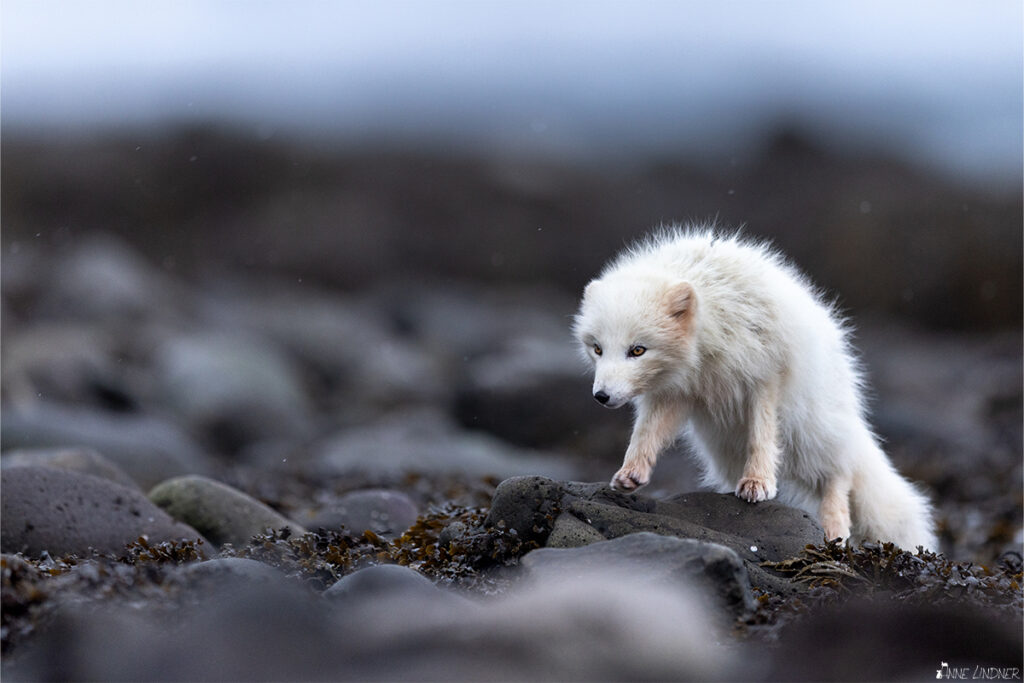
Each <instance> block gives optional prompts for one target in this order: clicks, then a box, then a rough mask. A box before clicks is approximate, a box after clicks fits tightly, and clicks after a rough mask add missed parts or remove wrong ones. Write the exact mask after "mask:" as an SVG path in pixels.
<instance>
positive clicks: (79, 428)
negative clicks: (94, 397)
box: [0, 403, 209, 489]
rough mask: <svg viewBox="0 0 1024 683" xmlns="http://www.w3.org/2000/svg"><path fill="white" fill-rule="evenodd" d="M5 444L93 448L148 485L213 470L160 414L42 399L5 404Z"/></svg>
mask: <svg viewBox="0 0 1024 683" xmlns="http://www.w3.org/2000/svg"><path fill="white" fill-rule="evenodd" d="M0 444H2V448H3V449H4V450H8V449H13V448H61V447H65V446H84V447H89V448H94V449H96V450H97V451H99V452H100V453H102V454H103V455H104V456H106V457H107V458H109V459H110V460H112V461H114V462H115V463H117V464H118V465H119V466H120V467H121V468H122V469H124V471H125V472H127V473H128V474H129V475H131V477H132V479H134V480H135V481H136V482H138V484H139V486H141V487H142V488H144V489H146V488H149V487H151V486H153V485H154V484H156V483H158V482H160V481H163V480H164V479H167V478H169V477H175V476H178V475H180V474H193V473H195V474H202V473H205V472H207V471H209V463H208V461H207V459H206V456H205V455H204V453H203V451H202V450H201V449H200V447H199V446H198V445H197V444H196V442H195V441H194V440H193V439H191V438H190V437H189V436H188V435H187V434H186V433H185V432H183V431H182V430H181V429H180V428H178V427H176V426H175V425H173V424H171V423H169V422H165V421H163V420H160V419H158V418H155V417H142V416H138V415H129V414H113V413H105V412H99V411H95V410H91V409H84V408H70V407H63V406H57V405H54V404H51V403H38V404H36V405H33V406H31V407H28V408H17V409H9V408H7V407H5V408H4V424H3V431H2V432H0Z"/></svg>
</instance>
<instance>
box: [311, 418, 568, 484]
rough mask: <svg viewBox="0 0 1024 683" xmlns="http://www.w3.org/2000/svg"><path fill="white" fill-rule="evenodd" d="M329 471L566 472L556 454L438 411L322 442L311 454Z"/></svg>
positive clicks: (392, 420)
mask: <svg viewBox="0 0 1024 683" xmlns="http://www.w3.org/2000/svg"><path fill="white" fill-rule="evenodd" d="M314 457H315V458H316V462H317V463H318V465H319V467H320V468H321V469H323V470H324V472H325V473H327V474H332V475H336V474H342V473H350V472H366V473H376V474H386V475H396V474H401V473H403V472H429V473H439V474H452V473H456V474H464V475H467V476H477V477H485V476H496V477H509V476H515V475H520V474H526V473H531V474H532V473H539V474H544V475H546V476H557V477H561V476H567V475H568V474H569V473H570V472H571V469H572V468H571V467H569V466H568V465H567V464H566V463H565V462H563V461H560V460H559V459H557V458H552V457H545V456H544V455H543V454H540V453H537V452H534V451H529V450H525V449H521V448H515V447H513V446H510V445H508V444H506V443H504V442H502V441H501V440H499V439H496V438H494V437H493V436H490V435H488V434H484V433H482V432H466V431H461V430H459V429H458V428H456V427H455V426H454V425H453V424H451V422H450V421H449V420H448V419H447V418H446V417H445V416H444V415H443V414H442V413H441V412H439V411H436V410H430V409H425V410H418V411H409V412H402V413H397V414H393V415H390V416H388V417H386V418H383V419H381V420H379V421H377V422H376V423H374V424H371V425H369V426H366V427H360V428H356V429H349V430H346V431H345V432H342V433H341V434H339V435H338V436H336V437H334V438H332V439H329V440H328V441H326V442H325V443H323V444H322V445H321V446H320V448H319V451H318V453H317V454H316V455H315V456H314Z"/></svg>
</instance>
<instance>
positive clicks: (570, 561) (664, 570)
mask: <svg viewBox="0 0 1024 683" xmlns="http://www.w3.org/2000/svg"><path fill="white" fill-rule="evenodd" d="M523 565H524V566H526V567H527V568H528V569H529V570H530V574H531V575H532V576H535V577H538V578H539V579H540V580H543V579H544V578H545V577H547V578H550V577H559V578H561V579H564V580H572V579H573V578H576V579H580V578H583V577H584V576H586V575H587V574H590V573H593V572H594V571H597V570H607V571H611V572H616V573H619V574H621V575H622V576H623V577H627V579H626V580H628V582H629V585H630V587H631V588H633V587H635V586H636V585H638V584H639V583H644V582H658V581H662V582H664V581H668V582H671V581H682V582H683V583H700V584H701V585H703V586H704V587H705V588H710V589H711V590H712V591H713V592H714V594H715V596H716V597H717V599H718V603H719V606H723V607H725V608H726V609H727V610H728V612H729V613H731V614H732V616H733V617H736V616H740V615H743V614H747V613H750V612H752V611H753V609H754V608H755V606H756V603H755V601H754V596H753V594H752V592H751V590H750V581H749V579H748V578H747V570H746V568H745V567H744V564H743V561H742V560H741V559H740V558H739V556H738V555H737V554H736V553H735V552H734V551H732V550H730V549H729V548H726V547H725V546H722V545H718V544H716V543H707V542H705V541H697V540H694V539H691V538H675V537H672V536H662V535H659V534H653V533H648V532H641V533H635V534H629V535H627V536H621V537H619V538H616V539H614V540H611V541H601V542H598V543H592V544H590V545H587V546H585V547H580V548H541V549H539V550H534V551H533V552H531V553H529V554H527V555H526V556H525V557H524V558H523Z"/></svg>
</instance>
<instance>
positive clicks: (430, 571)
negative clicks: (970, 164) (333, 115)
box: [0, 127, 1024, 681]
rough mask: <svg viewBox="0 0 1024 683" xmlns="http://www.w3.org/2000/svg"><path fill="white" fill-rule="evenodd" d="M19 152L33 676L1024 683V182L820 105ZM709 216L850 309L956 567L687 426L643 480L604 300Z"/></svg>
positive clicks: (26, 671) (23, 462) (18, 574)
mask: <svg viewBox="0 0 1024 683" xmlns="http://www.w3.org/2000/svg"><path fill="white" fill-rule="evenodd" d="M3 153H4V158H3V161H4V181H3V186H2V192H3V236H2V256H3V268H2V309H0V312H2V401H3V402H2V415H0V420H2V423H0V439H2V444H0V445H2V455H0V466H2V478H3V479H2V491H0V494H2V495H0V497H2V517H0V521H2V535H0V538H2V551H3V555H2V585H0V588H2V607H3V622H2V634H0V635H2V646H3V677H4V678H5V679H6V680H12V681H14V680H33V681H34V680H405V679H412V680H442V679H443V680H624V679H630V680H632V679H636V680H701V681H703V680H892V679H897V680H923V679H934V677H935V675H936V671H937V670H939V669H940V667H941V666H942V664H943V662H946V663H948V665H949V666H951V667H952V666H956V667H969V668H971V669H972V670H973V669H974V668H975V667H982V668H993V669H994V670H997V671H999V672H1003V673H1007V672H1012V670H1016V672H1017V674H1016V675H1017V678H1018V679H1019V678H1020V669H1021V666H1022V656H1024V655H1022V647H1021V642H1022V634H1021V624H1022V607H1024V593H1022V585H1024V580H1022V556H1021V549H1022V547H1021V546H1022V542H1024V532H1022V504H1024V501H1022V457H1021V439H1022V436H1021V423H1022V392H1021V382H1022V375H1021V362H1022V361H1021V359H1022V349H1021V287H1020V282H1021V253H1022V247H1021V231H1020V225H1021V203H1020V197H1019V193H1016V194H1012V195H1002V194H998V193H990V192H985V191H984V190H982V189H979V188H976V187H973V186H970V185H967V184H958V183H956V182H953V181H951V180H949V179H940V178H937V177H936V176H933V175H930V174H928V173H926V172H924V171H921V170H918V169H913V168H911V167H908V166H904V165H902V164H899V163H897V162H895V161H893V160H891V159H887V158H884V157H872V158H860V157H857V158H850V157H845V156H842V155H837V154H834V153H832V152H828V151H825V150H824V149H821V148H819V147H817V146H816V145H814V144H813V143H812V142H810V141H809V140H808V139H806V138H805V137H803V136H802V135H800V134H799V133H798V132H796V131H794V130H790V129H786V130H782V131H780V133H779V135H778V136H776V137H775V138H773V139H772V141H771V142H770V143H769V144H768V145H767V146H766V147H765V148H764V149H763V150H761V153H760V155H759V156H756V157H754V158H753V159H752V160H748V161H746V162H744V163H730V164H727V165H722V166H721V167H714V168H708V167H702V166H697V165H687V164H683V163H679V162H673V163H668V162H666V163H662V164H651V165H648V166H645V167H629V168H622V169H616V170H614V171H610V170H608V169H602V170H600V171H598V170H595V169H593V168H590V169H580V168H575V167H569V166H559V165H555V164H551V163H541V162H536V163H533V162H531V163H526V162H523V161H521V160H516V161H512V160H506V159H477V158H465V157H459V156H446V155H440V154H434V155H430V154H427V153H423V154H418V155H398V154H395V153H391V152H384V151H381V152H379V153H376V152H374V151H372V150H326V151H325V150H323V149H313V148H310V147H309V146H303V145H300V144H298V143H287V144H286V143H285V142H282V141H271V142H267V141H260V140H256V139H250V138H247V137H245V136H239V135H236V134H228V133H226V132H224V131H221V130H217V129H211V128H205V127H204V128H188V129H182V130H178V131H176V132H173V133H164V134H162V135H150V136H142V137H139V138H138V139H129V138H123V137H121V138H119V137H117V136H110V137H102V136H98V137H96V138H95V139H88V140H79V141H77V142H74V143H71V142H68V141H45V140H39V139H25V140H6V139H5V141H4V152H3ZM706 216H717V217H718V221H719V222H720V223H721V224H722V225H725V226H737V225H739V224H741V223H745V224H746V227H745V228H744V230H745V231H746V232H747V233H749V234H752V235H755V236H761V237H766V238H770V239H772V240H773V241H774V242H775V243H776V244H777V245H778V246H779V247H780V248H782V249H783V250H784V251H785V252H786V253H788V254H789V255H790V256H791V257H792V258H793V260H794V261H795V262H796V263H797V264H798V265H799V266H800V267H801V268H803V269H804V270H806V271H807V272H808V273H809V274H810V275H811V277H812V278H813V279H814V280H815V281H816V282H818V283H819V284H820V285H821V286H822V287H823V288H824V289H825V291H826V292H827V293H828V294H829V295H830V296H834V297H836V298H837V299H838V301H839V303H840V306H841V307H842V308H843V310H845V311H847V313H848V314H849V316H850V318H851V322H852V323H853V325H854V327H855V328H856V336H855V344H856V346H857V348H858V351H859V353H860V355H861V358H862V361H863V363H864V367H865V370H866V374H867V376H868V378H869V382H870V385H871V387H872V392H871V396H872V402H871V407H870V410H871V421H872V424H873V425H874V426H875V428H876V430H877V431H878V433H879V435H880V436H881V437H882V439H883V440H884V443H885V449H886V450H887V452H888V453H889V454H890V457H891V458H892V460H893V462H894V463H895V464H896V466H897V468H898V469H900V470H901V471H902V472H903V473H904V474H906V475H907V476H908V477H909V478H910V479H912V480H914V481H916V482H919V483H920V485H921V486H922V488H923V490H925V491H927V493H928V495H929V497H930V498H931V499H932V500H933V501H934V503H935V507H936V511H937V519H938V523H939V535H940V540H941V548H940V552H939V553H930V552H916V549H911V548H908V549H899V548H895V547H893V546H890V545H866V546H863V547H859V548H849V547H844V546H842V545H838V544H835V543H831V544H829V543H826V542H825V539H824V535H823V532H822V530H821V529H820V527H819V526H818V525H817V522H815V521H814V520H813V519H812V518H810V517H809V516H807V515H806V514H805V513H803V512H801V511H798V510H795V509H792V508H788V507H786V506H784V505H781V504H779V503H775V502H766V503H761V504H758V505H755V506H752V505H747V504H745V503H742V502H741V501H739V500H738V499H737V498H735V497H734V496H730V495H720V494H715V493H710V492H707V491H702V490H701V489H700V478H699V473H698V472H697V470H696V467H695V465H694V463H693V460H692V458H690V457H689V454H688V453H687V452H686V448H685V447H684V446H682V445H679V446H678V447H676V448H674V449H673V451H672V452H670V453H669V454H666V455H665V456H664V458H663V460H662V462H661V463H660V464H659V467H658V469H657V470H656V471H655V475H654V479H653V481H652V483H651V485H650V486H649V487H648V488H646V489H644V490H643V491H641V492H640V493H639V494H636V495H626V494H622V493H617V492H614V491H612V490H611V489H609V488H608V487H607V486H606V482H607V481H608V480H609V479H610V477H611V475H612V474H613V473H614V471H615V469H616V467H617V465H618V462H619V461H620V460H621V456H622V452H623V450H624V448H625V445H626V443H627V442H628V435H629V428H630V415H628V414H627V413H626V412H624V411H619V412H616V413H610V412H608V411H605V410H603V409H602V408H601V407H600V406H598V405H597V404H596V403H595V402H594V401H593V400H592V399H591V398H590V388H589V385H590V379H589V377H588V376H587V374H586V368H585V367H583V365H582V364H581V362H580V361H579V359H578V357H577V355H578V354H577V351H576V349H575V348H574V345H573V342H572V340H571V338H570V323H571V316H572V314H573V312H574V310H575V308H576V302H577V299H576V297H577V296H578V293H579V291H580V289H581V287H582V285H583V284H584V283H585V282H586V281H587V279H588V278H589V277H591V276H592V275H593V274H594V273H595V272H596V270H597V269H598V268H599V267H600V265H601V263H602V262H603V261H604V260H605V259H606V258H608V257H609V256H611V255H612V254H613V253H614V252H615V251H616V250H617V249H618V248H619V247H620V246H621V245H622V244H623V243H624V242H627V241H629V240H630V239H633V238H635V237H637V236H639V235H641V234H643V232H644V231H645V230H647V229H649V228H651V227H652V226H656V225H657V224H658V223H659V222H662V221H672V220H687V219H692V218H696V219H701V220H703V218H704V217H706ZM840 643H841V644H842V645H843V647H842V648H841V649H840V648H838V644H840Z"/></svg>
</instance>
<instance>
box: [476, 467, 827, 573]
mask: <svg viewBox="0 0 1024 683" xmlns="http://www.w3.org/2000/svg"><path fill="white" fill-rule="evenodd" d="M561 515H571V516H572V517H574V518H575V519H576V520H577V521H578V522H580V523H582V524H585V525H586V526H588V527H590V528H591V529H593V530H594V531H596V532H597V534H599V535H600V537H602V538H606V539H610V538H618V537H620V536H626V535H628V534H633V533H637V532H642V531H650V532H653V533H656V534H662V535H665V536H678V537H680V538H692V539H696V540H699V541H704V542H708V543H714V544H718V545H722V546H725V547H727V548H730V549H732V550H733V551H734V552H735V553H736V554H737V555H738V556H739V557H740V558H741V559H742V560H743V561H744V562H745V563H746V566H747V572H748V574H749V575H750V579H751V582H752V583H753V585H754V586H759V587H765V588H771V589H773V590H776V591H783V592H791V591H794V590H796V587H795V586H794V585H793V584H791V583H790V582H789V581H787V580H785V579H784V578H782V577H780V576H777V575H775V574H774V573H773V572H770V571H768V570H766V569H764V568H762V567H760V563H761V562H764V561H779V560H782V559H786V558H788V557H793V556H795V555H797V554H799V552H800V550H802V549H803V547H804V546H805V545H807V544H809V543H820V542H821V541H822V540H823V538H824V534H823V532H822V530H821V528H820V527H819V526H818V524H817V523H816V522H815V521H814V520H813V519H811V518H810V516H809V515H807V514H806V513H805V512H803V511H801V510H797V509H795V508H790V507H787V506H785V505H782V504H781V503H777V502H774V501H767V502H764V503H758V504H756V505H751V504H748V503H745V502H743V501H741V500H739V499H738V498H736V497H735V496H733V495H729V494H716V493H693V494H686V495H683V496H677V497H675V498H673V499H670V500H668V501H656V500H653V499H651V498H646V497H644V496H641V495H637V494H626V493H621V492H618V491H614V490H612V489H611V488H610V487H608V486H607V485H606V484H584V483H580V482H565V483H559V482H555V481H552V480H550V479H545V478H543V477H517V478H513V479H509V480H507V481H504V482H502V483H501V484H500V485H499V486H498V488H497V490H496V491H495V494H494V500H493V501H492V506H491V511H490V514H489V515H488V517H487V520H486V522H485V523H486V524H488V525H491V526H494V525H497V524H498V523H499V522H500V521H504V523H505V525H506V526H507V527H508V528H510V529H515V530H516V532H517V533H518V534H519V535H520V536H522V537H524V538H527V539H529V540H535V541H537V542H538V543H541V544H545V543H548V542H550V538H549V534H550V533H551V531H552V528H553V527H554V526H555V523H556V519H558V518H559V517H560V516H561ZM568 529H574V534H573V536H572V539H573V540H572V541H571V542H575V543H582V542H585V541H587V540H588V539H590V540H597V536H594V535H593V534H591V533H590V532H585V531H584V530H583V528H582V527H580V526H579V524H576V523H574V522H570V521H568V520H565V521H563V522H562V523H561V525H560V529H559V534H558V535H557V536H556V537H555V543H556V544H557V545H561V544H563V543H565V540H564V539H565V538H566V535H564V534H563V533H562V532H563V531H566V530H568Z"/></svg>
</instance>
